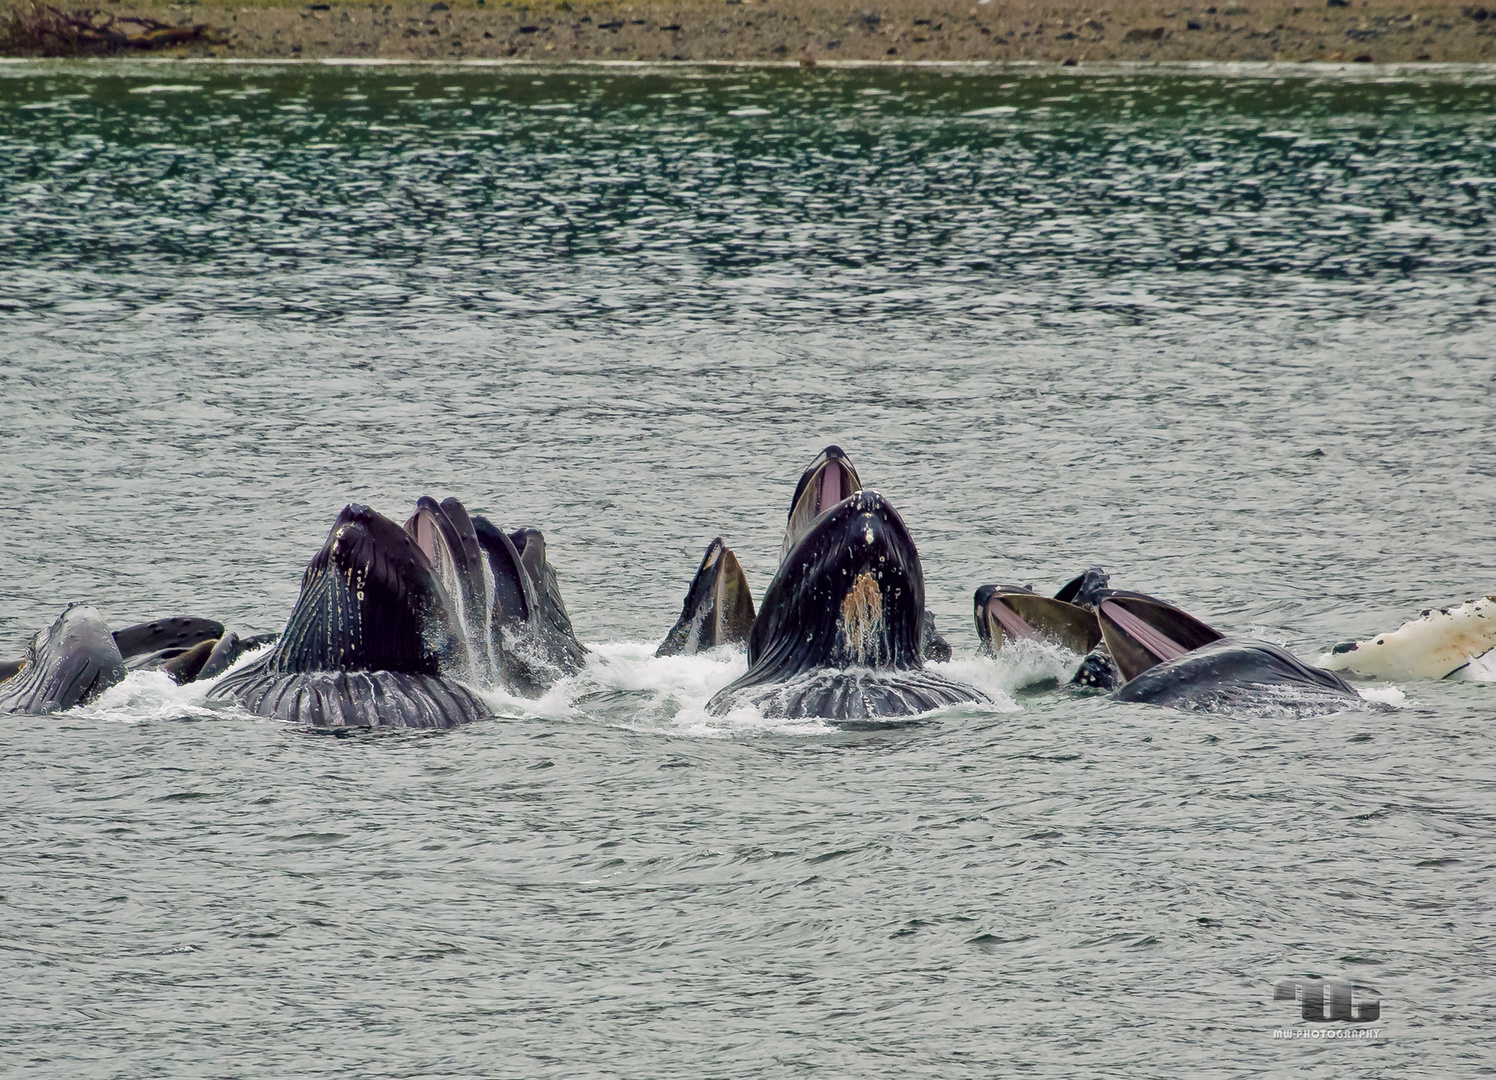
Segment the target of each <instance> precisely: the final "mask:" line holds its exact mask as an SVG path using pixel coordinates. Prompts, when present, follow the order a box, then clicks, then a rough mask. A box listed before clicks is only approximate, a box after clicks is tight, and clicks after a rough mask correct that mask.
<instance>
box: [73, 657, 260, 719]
mask: <svg viewBox="0 0 1496 1080" xmlns="http://www.w3.org/2000/svg"><path fill="white" fill-rule="evenodd" d="M263 655H264V651H263V649H253V650H251V651H249V652H246V653H245V654H244V655H242V656H240V657H239V659H237V660H235V661H234V663H233V665H232V666H231V667H230V668H229V670H228V671H226V672H224V674H225V675H227V674H228V673H229V672H233V671H237V670H239V668H241V667H243V666H244V665H246V664H251V663H253V662H254V661H255V660H256V659H258V658H259V657H261V656H263ZM219 678H222V676H219ZM217 681H218V679H210V680H208V681H206V682H194V683H188V684H187V685H185V686H178V685H177V684H176V683H175V682H173V681H172V679H171V676H169V675H167V674H166V672H164V671H132V672H130V673H129V674H128V675H126V676H125V681H124V682H121V683H116V684H115V685H114V686H111V687H110V688H109V689H108V690H105V691H104V692H103V693H102V694H100V695H99V696H98V697H97V698H95V699H94V700H93V701H92V702H90V703H89V704H88V705H85V706H84V707H83V708H81V709H79V710H78V713H79V715H81V716H87V717H91V718H93V719H97V720H106V721H109V722H111V723H118V724H144V723H150V722H151V721H153V720H205V719H211V718H214V717H219V716H222V715H223V714H224V713H223V706H222V705H218V706H210V705H209V704H208V703H207V701H208V691H209V690H211V689H212V688H213V684H214V683H216V682H217ZM225 704H227V703H225Z"/></svg>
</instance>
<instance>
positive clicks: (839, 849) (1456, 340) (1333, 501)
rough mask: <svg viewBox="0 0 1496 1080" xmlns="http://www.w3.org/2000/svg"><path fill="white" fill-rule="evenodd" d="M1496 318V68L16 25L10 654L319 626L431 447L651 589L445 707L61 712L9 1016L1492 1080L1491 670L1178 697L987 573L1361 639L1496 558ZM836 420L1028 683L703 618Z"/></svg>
mask: <svg viewBox="0 0 1496 1080" xmlns="http://www.w3.org/2000/svg"><path fill="white" fill-rule="evenodd" d="M1493 349H1496V72H1493V71H1491V70H1480V69H1464V70H1456V69H1449V70H1438V69H1431V70H1428V71H1425V72H1424V73H1422V74H1410V73H1409V72H1407V71H1398V70H1393V69H1383V68H1377V67H1369V66H1366V65H1355V66H1354V67H1353V68H1352V69H1351V70H1341V69H1333V68H1325V69H1305V68H1271V67H1256V68H1253V67H1239V68H1217V69H1210V68H1192V69H1163V68H1144V67H1139V68H1133V69H1127V68H1115V69H1088V68H1081V69H1073V70H1070V69H1048V68H1009V69H996V70H993V69H959V68H946V69H914V68H887V67H877V68H865V69H843V70H830V69H827V68H824V67H822V68H817V69H815V70H810V71H802V70H798V69H765V68H734V67H716V68H605V67H569V68H551V69H537V68H526V67H516V66H488V67H479V66H472V67H368V66H329V65H316V64H306V65H268V64H265V65H223V64H186V63H174V64H138V65H132V64H126V63H107V64H105V63H97V64H95V63H40V62H30V61H28V62H20V63H7V64H0V658H3V657H9V656H13V655H19V653H20V651H21V650H22V649H23V648H24V645H25V642H26V640H27V638H28V637H29V636H30V635H31V634H32V633H33V632H34V631H36V630H38V629H40V628H42V627H44V626H46V625H47V624H48V623H50V622H51V620H52V619H53V618H54V617H55V616H56V615H57V613H58V612H59V611H60V610H61V609H62V608H63V607H64V606H65V605H66V604H67V603H68V602H69V601H86V602H88V603H91V604H93V605H95V606H96V607H98V608H99V609H100V610H101V611H102V612H103V613H104V615H105V617H106V618H107V619H108V620H109V621H110V623H111V625H114V626H116V627H118V626H124V625H127V624H129V623H132V622H137V621H143V620H146V619H149V618H152V617H155V616H159V615H165V614H177V613H183V614H199V615H208V616H212V617H215V618H218V619H221V620H223V621H224V622H225V623H227V624H229V625H230V626H232V627H234V628H236V629H238V630H240V631H241V632H246V631H270V630H277V629H279V628H280V627H281V625H282V624H283V623H284V621H285V618H286V616H287V615H288V614H289V612H290V609H291V605H292V603H293V602H294V600H295V597H296V593H297V588H298V584H299V578H300V573H301V570H302V568H303V567H304V565H305V564H306V562H307V560H308V559H309V558H310V557H311V556H312V554H313V553H314V552H315V551H316V550H317V548H318V547H319V546H320V545H321V543H322V540H323V538H324V537H325V535H326V532H327V529H328V527H329V526H330V524H331V522H332V520H333V518H334V516H335V515H336V514H337V512H338V510H339V509H340V508H341V507H342V506H343V505H344V504H345V503H347V502H350V501H360V502H366V503H369V504H371V505H373V506H374V507H375V508H377V509H379V510H381V511H383V512H384V513H386V514H387V515H389V516H391V517H395V518H396V519H397V520H403V518H404V517H405V516H406V515H407V514H408V513H409V510H410V508H411V507H412V505H413V503H414V501H415V499H416V498H417V497H418V496H420V495H422V494H426V493H429V494H432V495H435V496H437V497H438V498H441V497H444V496H447V495H455V496H457V497H458V498H460V499H462V500H463V501H464V502H465V503H466V504H467V505H468V507H469V508H470V509H473V510H482V511H484V512H486V513H487V514H489V515H490V516H491V517H492V518H493V519H494V520H495V521H497V522H500V523H502V524H504V525H505V526H506V527H509V528H515V527H518V526H520V525H528V524H533V525H536V526H538V527H540V528H541V529H543V530H544V532H545V535H546V538H547V542H548V550H549V553H550V558H551V560H552V562H553V563H554V564H555V565H556V567H557V569H558V572H559V574H560V577H561V585H562V589H563V592H564V595H565V597H566V601H567V604H568V606H569V608H570V612H571V616H572V619H573V621H574V623H575V625H576V628H577V631H578V633H579V635H580V636H581V638H582V639H583V640H584V641H585V642H587V643H588V645H589V647H590V648H591V649H592V659H591V660H590V662H589V664H588V667H587V669H586V670H585V671H584V672H583V673H582V674H581V675H580V676H578V677H576V678H575V679H572V680H568V681H566V682H564V683H562V684H560V685H559V686H557V687H556V688H554V689H553V690H552V691H551V692H550V693H548V694H547V695H546V696H545V697H543V698H541V699H539V700H537V701H529V700H524V699H520V698H497V699H495V706H496V708H497V710H498V712H499V713H500V714H501V718H499V719H495V720H490V721H485V722H480V723H476V724H472V725H469V726H467V727H465V728H463V729H459V730H456V731H453V732H450V733H446V734H440V735H434V736H433V735H424V736H422V735H393V736H384V737H352V738H331V737H325V736H316V735H310V734H307V733H304V732H302V731H298V730H294V729H290V728H287V727H285V726H282V725H279V724H276V723H273V722H269V721H263V720H257V719H254V718H251V717H249V716H247V715H245V714H243V713H240V712H238V711H236V710H235V709H234V708H233V707H230V706H225V705H221V704H218V703H214V704H213V705H211V706H210V705H209V704H208V703H207V702H206V701H205V696H204V695H205V688H203V687H200V686H189V687H181V688H179V687H176V686H174V685H172V684H171V683H169V682H168V681H167V680H166V678H165V677H164V676H162V675H159V674H145V675H134V676H132V677H131V678H130V679H128V680H127V681H126V682H125V683H124V684H122V685H121V686H118V687H116V688H114V689H113V690H111V691H109V692H108V693H107V694H106V695H105V696H104V697H103V698H102V699H101V700H100V701H98V702H96V703H95V704H93V705H91V706H89V707H87V708H84V709H81V710H77V711H74V712H70V713H67V714H64V715H60V716H51V717H42V718H28V717H12V718H7V723H6V735H5V737H4V739H3V741H0V770H3V775H4V780H3V782H0V923H3V926H4V928H5V932H4V933H3V934H0V984H3V987H4V989H3V991H0V1000H3V1001H4V1003H5V1007H4V1008H3V1009H0V1063H3V1064H0V1073H5V1074H7V1075H17V1076H57V1077H69V1078H81V1077H88V1078H93V1077H100V1078H104V1077H110V1078H113V1077H118V1078H138V1077H147V1076H149V1077H183V1078H196V1077H202V1076H215V1077H257V1078H258V1077H267V1078H268V1077H274V1078H282V1077H293V1076H379V1077H395V1076H401V1077H404V1076H410V1077H428V1076H452V1077H468V1076H495V1077H497V1076H504V1077H572V1076H577V1077H583V1076H586V1077H594V1076H596V1077H682V1078H697V1077H719V1076H720V1077H799V1076H812V1075H814V1076H834V1077H865V1076H880V1077H881V1076H898V1077H906V1076H907V1077H932V1078H940V1080H954V1078H967V1077H970V1078H979V1077H980V1078H986V1077H992V1076H1001V1075H1020V1074H1021V1075H1026V1076H1044V1077H1071V1076H1078V1075H1098V1074H1103V1073H1104V1074H1106V1075H1109V1076H1127V1077H1139V1078H1145V1077H1158V1076H1181V1077H1215V1076H1222V1077H1225V1076H1251V1075H1289V1074H1298V1073H1301V1072H1304V1071H1310V1070H1312V1071H1313V1072H1314V1073H1315V1074H1316V1075H1333V1076H1356V1077H1397V1078H1405V1077H1447V1076H1452V1075H1474V1074H1477V1073H1485V1074H1490V1073H1491V1072H1492V1071H1493V1062H1496V1045H1493V1036H1492V1034H1491V1032H1492V1029H1493V1024H1496V985H1493V979H1492V971H1493V970H1496V910H1493V905H1496V753H1493V752H1496V686H1493V685H1490V684H1484V685H1483V684H1476V683H1442V682H1441V683H1433V682H1408V683H1403V684H1393V685H1389V684H1365V686H1364V689H1365V693H1366V696H1367V697H1368V699H1369V700H1368V701H1367V703H1366V707H1365V708H1362V709H1351V710H1348V711H1346V712H1344V713H1340V714H1336V715H1331V716H1325V717H1319V718H1315V719H1292V718H1289V717H1286V716H1285V717H1273V716H1268V717H1263V716H1234V715H1227V714H1190V713H1183V712H1174V711H1170V710H1166V709H1161V708H1154V707H1149V706H1141V705H1125V704H1121V703H1116V702H1112V701H1110V700H1107V699H1105V698H1098V697H1081V696H1074V695H1072V694H1071V693H1069V692H1067V691H1066V690H1064V689H1057V688H1055V687H1054V686H1053V683H1052V682H1050V683H1048V684H1046V683H1045V682H1043V680H1044V679H1045V678H1046V677H1047V678H1050V679H1051V680H1052V679H1053V678H1061V679H1063V677H1065V676H1066V675H1067V674H1068V670H1069V668H1070V667H1073V665H1074V663H1075V659H1076V658H1074V657H1068V656H1065V655H1064V654H1062V653H1059V652H1052V653H1050V652H1031V653H1026V654H1024V655H1021V656H1018V657H1016V658H1015V657H1008V658H1006V659H1005V660H1004V661H1002V662H997V661H992V660H984V659H979V658H977V657H976V639H975V634H974V631H973V628H972V624H971V597H972V592H973V590H974V589H975V588H976V587H977V586H978V585H981V584H983V583H986V582H1007V583H1018V584H1032V585H1033V586H1034V587H1036V588H1038V589H1041V590H1047V591H1052V590H1054V589H1055V588H1057V587H1058V586H1059V585H1060V584H1061V583H1063V582H1064V581H1065V580H1066V579H1067V578H1068V577H1069V576H1071V575H1072V574H1074V573H1076V572H1078V571H1080V570H1082V569H1084V568H1085V567H1087V566H1089V565H1091V564H1094V563H1100V564H1102V565H1104V566H1105V567H1107V569H1108V570H1109V571H1110V572H1111V574H1112V577H1113V582H1114V584H1116V585H1118V586H1121V587H1129V588H1135V589H1141V590H1145V591H1148V592H1152V593H1155V594H1158V595H1160V596H1163V597H1165V598H1167V599H1169V600H1172V601H1173V602H1175V603H1178V604H1180V605H1181V606H1183V607H1184V608H1186V609H1187V610H1189V611H1191V612H1192V613H1194V614H1196V615H1197V616H1199V617H1201V618H1203V619H1205V620H1206V621H1208V622H1210V623H1212V624H1213V625H1215V626H1217V627H1219V628H1221V629H1222V630H1225V631H1227V632H1230V633H1235V634H1240V635H1253V636H1257V637H1262V638H1266V639H1269V640H1272V641H1275V642H1278V643H1280V644H1283V645H1286V646H1287V647H1289V648H1291V649H1293V650H1295V651H1296V652H1298V653H1299V654H1300V655H1301V656H1304V657H1306V658H1311V659H1312V658H1313V657H1315V656H1317V655H1319V654H1320V653H1322V652H1323V651H1325V650H1326V649H1327V648H1328V647H1329V646H1330V645H1332V644H1334V643H1335V642H1337V641H1342V640H1347V639H1351V638H1356V637H1364V636H1366V635H1369V634H1372V633H1375V632H1378V631H1385V630H1389V629H1392V628H1394V627H1396V626H1397V625H1399V624H1400V623H1402V622H1403V621H1405V620H1406V619H1409V618H1412V617H1414V616H1415V615H1416V614H1417V613H1418V612H1419V611H1420V610H1422V609H1424V608H1428V607H1430V606H1443V605H1447V604H1449V603H1451V602H1458V601H1462V600H1464V599H1466V598H1468V597H1472V596H1476V595H1481V594H1484V593H1487V592H1491V591H1496V534H1493V525H1492V506H1493V505H1496V361H1493ZM833 442H834V443H837V444H839V445H841V446H842V447H843V448H844V449H845V450H846V451H847V452H848V453H849V454H850V456H851V457H852V460H853V461H854V462H855V464H856V466H857V468H858V470H859V472H860V473H861V476H862V479H863V481H864V483H865V484H867V485H868V486H869V487H872V488H875V489H877V490H878V491H880V492H882V493H883V494H884V495H886V496H887V497H888V498H889V499H890V500H891V501H892V502H893V503H894V504H895V505H896V506H897V507H898V508H899V509H900V510H901V511H902V513H903V515H904V517H905V519H906V520H907V521H908V523H909V525H910V528H911V530H912V531H913V534H914V537H915V540H916V542H917V543H918V545H919V548H920V552H921V555H922V558H923V562H924V569H925V575H926V588H927V594H928V598H929V605H930V608H931V610H932V611H933V612H934V613H935V615H936V617H937V619H938V622H939V625H940V627H941V628H942V630H943V631H944V632H945V634H946V636H947V637H948V638H949V639H950V641H951V643H952V645H953V647H954V649H955V654H956V655H955V659H954V660H953V661H952V662H951V664H950V665H949V672H948V673H950V674H952V675H954V676H955V677H957V678H961V679H965V680H967V681H970V682H972V683H975V684H977V685H979V686H981V687H982V688H984V689H985V690H987V692H988V693H989V694H990V695H991V696H992V697H993V698H994V700H995V702H996V703H995V704H994V705H992V706H984V707H981V708H962V709H954V710H949V711H947V712H943V713H937V714H933V715H931V716H929V717H927V718H924V719H923V720H921V721H920V722H918V723H915V724H912V725H909V726H905V727H900V728H894V729H888V730H878V731H847V730H842V729H839V728H837V727H835V726H832V725H826V724H820V723H816V722H803V721H800V722H783V721H770V720H760V721H757V722H754V721H751V720H744V719H743V718H742V716H741V715H735V716H734V718H731V719H730V720H723V719H719V718H715V717H712V716H709V715H708V714H707V713H706V711H705V708H704V705H705V702H706V700H707V699H708V698H709V697H710V696H711V694H712V693H713V692H714V691H715V690H716V689H718V688H720V687H721V686H722V685H724V684H725V683H726V682H728V681H729V680H730V679H732V678H733V677H735V675H736V674H738V673H739V672H741V671H742V670H743V668H744V666H745V660H744V658H743V657H742V655H741V654H736V653H733V652H732V651H731V650H726V651H724V652H722V653H721V654H718V655H711V656H705V657H691V658H677V659H669V660H656V659H654V658H653V652H654V648H655V646H656V645H657V644H658V642H659V641H660V639H661V638H662V637H663V636H664V634H665V632H666V630H667V629H668V628H669V627H670V625H671V623H672V622H673V621H674V619H675V617H676V616H677V615H678V613H679V610H680V604H681V601H682V599H683V597H684V594H685V590H686V586H687V584H688V583H689V580H690V577H691V575H692V573H693V572H694V570H695V567H696V563H697V561H698V560H699V558H700V556H701V552H702V550H703V549H704V548H705V546H706V544H707V542H708V541H709V540H710V539H711V538H712V537H713V536H716V535H719V534H720V535H722V536H724V537H725V538H726V539H727V541H728V543H729V544H731V545H732V547H733V548H734V550H735V551H736V552H737V554H738V557H739V558H740V560H741V561H742V563H743V565H744V567H745V569H746V571H747V574H748V578H749V581H750V584H751V585H752V588H753V591H754V593H755V595H762V592H763V590H764V588H765V587H766V586H767V584H768V582H769V579H770V577H771V576H772V574H773V571H774V568H775V564H776V560H777V554H778V550H779V540H780V536H781V533H782V530H783V526H784V519H785V514H786V512H787V510H788V508H789V500H790V495H791V493H792V492H793V489H794V485H795V482H796V480H797V479H798V477H799V475H800V471H801V470H802V468H804V466H805V465H806V464H807V463H808V462H809V461H810V460H811V459H812V458H813V457H814V456H815V454H816V453H817V452H818V451H819V450H820V449H821V448H822V447H823V446H825V445H827V444H828V443H833ZM1316 974H1317V975H1337V976H1342V977H1344V978H1346V979H1349V980H1351V981H1352V982H1354V983H1357V984H1359V985H1360V986H1361V987H1362V989H1361V990H1359V991H1358V994H1359V995H1360V997H1361V998H1362V999H1366V998H1370V997H1379V998H1380V999H1381V1001H1382V1006H1381V1018H1380V1020H1379V1021H1377V1022H1375V1023H1372V1024H1354V1023H1336V1024H1318V1025H1314V1024H1309V1023H1306V1022H1304V1021H1303V1020H1301V1019H1300V1018H1299V1016H1298V1013H1297V1009H1296V1007H1295V1006H1294V1004H1293V1003H1292V1002H1286V1003H1285V1002H1283V1001H1274V1000H1273V984H1274V983H1275V982H1276V981H1278V980H1281V979H1292V978H1297V977H1303V976H1308V975H1316ZM1293 1032H1298V1033H1299V1035H1300V1037H1297V1038H1294V1037H1285V1033H1293ZM1325 1032H1332V1033H1334V1035H1336V1036H1342V1035H1344V1036H1349V1035H1351V1034H1353V1033H1354V1034H1356V1035H1357V1037H1356V1038H1350V1037H1343V1038H1342V1037H1337V1038H1326V1037H1325V1035H1324V1033H1325ZM1373 1032H1374V1034H1373ZM1315 1033H1319V1034H1318V1035H1317V1036H1316V1035H1315Z"/></svg>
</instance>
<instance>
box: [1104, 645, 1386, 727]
mask: <svg viewBox="0 0 1496 1080" xmlns="http://www.w3.org/2000/svg"><path fill="white" fill-rule="evenodd" d="M1114 696H1115V697H1116V698H1117V700H1119V701H1139V702H1147V703H1149V704H1152V705H1167V706H1170V707H1172V708H1180V709H1194V710H1200V711H1205V712H1238V713H1263V714H1288V715H1293V716H1311V715H1318V714H1322V713H1328V712H1339V711H1341V710H1344V709H1346V708H1348V707H1353V706H1358V705H1360V704H1361V697H1360V695H1359V694H1357V693H1356V691H1355V690H1354V689H1353V688H1352V687H1351V686H1350V684H1348V683H1347V682H1346V681H1345V680H1344V679H1342V678H1341V677H1340V676H1339V675H1337V674H1335V673H1334V672H1333V671H1326V670H1324V669H1323V668H1317V667H1310V666H1309V665H1308V664H1305V663H1304V662H1303V661H1302V660H1300V659H1299V658H1298V657H1296V656H1294V655H1293V654H1292V653H1290V652H1289V651H1287V650H1286V649H1283V648H1280V647H1279V646H1277V645H1273V644H1270V643H1268V642H1265V641H1235V640H1232V639H1230V638H1218V639H1217V640H1215V641H1212V642H1208V643H1206V644H1204V645H1202V646H1200V647H1199V648H1196V649H1192V650H1190V651H1189V652H1187V653H1182V654H1180V655H1179V656H1176V657H1172V658H1170V659H1168V660H1165V661H1163V662H1161V663H1158V664H1155V665H1154V666H1153V667H1151V668H1149V669H1148V670H1147V671H1145V672H1143V673H1142V674H1141V675H1138V676H1137V677H1135V678H1133V679H1130V680H1129V681H1128V682H1127V683H1125V684H1124V685H1123V686H1122V687H1121V688H1120V689H1118V690H1117V691H1116V693H1115V695H1114Z"/></svg>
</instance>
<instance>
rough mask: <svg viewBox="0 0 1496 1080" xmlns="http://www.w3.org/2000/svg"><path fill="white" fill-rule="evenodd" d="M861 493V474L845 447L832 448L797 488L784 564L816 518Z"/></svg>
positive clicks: (782, 553) (782, 549) (783, 549)
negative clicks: (787, 556) (853, 464)
mask: <svg viewBox="0 0 1496 1080" xmlns="http://www.w3.org/2000/svg"><path fill="white" fill-rule="evenodd" d="M861 490H862V481H861V480H860V479H859V478H858V476H857V470H856V469H854V468H853V467H852V462H851V461H849V460H848V458H847V455H846V454H844V453H842V449H841V447H839V446H828V447H826V449H824V450H822V451H821V452H820V454H819V455H817V457H816V459H815V460H814V461H812V462H811V463H810V467H809V468H807V469H806V470H805V472H804V473H803V474H801V476H800V483H799V484H797V485H796V486H795V496H794V498H793V499H791V500H790V516H789V522H788V523H787V524H786V526H785V530H784V543H783V544H782V545H781V546H780V550H779V558H780V561H781V562H782V561H783V560H784V557H785V556H786V555H788V554H789V553H790V551H791V550H792V549H793V548H794V546H795V545H796V544H798V543H799V542H800V540H801V539H802V538H803V537H804V536H805V534H806V532H808V531H809V529H810V526H811V524H812V523H813V522H814V521H815V520H816V518H818V517H820V516H821V515H822V514H824V513H826V511H828V510H830V509H832V508H833V507H834V506H836V505H837V504H838V503H840V502H842V501H843V500H844V499H848V498H850V497H851V496H853V495H855V494H857V493H858V492H859V491H861Z"/></svg>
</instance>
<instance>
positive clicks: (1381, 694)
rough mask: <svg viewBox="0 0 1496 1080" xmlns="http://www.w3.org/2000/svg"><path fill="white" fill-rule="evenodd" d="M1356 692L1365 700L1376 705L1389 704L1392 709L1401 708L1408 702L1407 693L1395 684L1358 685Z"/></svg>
mask: <svg viewBox="0 0 1496 1080" xmlns="http://www.w3.org/2000/svg"><path fill="white" fill-rule="evenodd" d="M1356 693H1358V694H1360V695H1361V697H1362V698H1363V699H1365V700H1366V701H1370V702H1373V703H1374V704H1377V705H1390V706H1391V707H1392V708H1394V709H1401V708H1402V707H1403V706H1404V705H1406V704H1407V702H1408V695H1407V694H1405V693H1403V692H1402V690H1400V689H1398V688H1397V687H1396V686H1392V685H1390V684H1389V685H1384V686H1358V687H1356Z"/></svg>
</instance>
